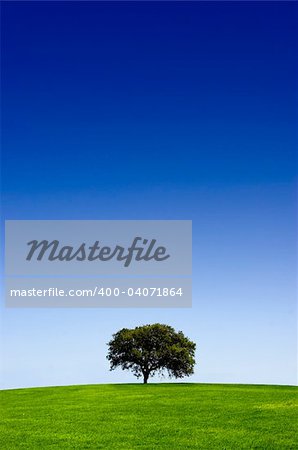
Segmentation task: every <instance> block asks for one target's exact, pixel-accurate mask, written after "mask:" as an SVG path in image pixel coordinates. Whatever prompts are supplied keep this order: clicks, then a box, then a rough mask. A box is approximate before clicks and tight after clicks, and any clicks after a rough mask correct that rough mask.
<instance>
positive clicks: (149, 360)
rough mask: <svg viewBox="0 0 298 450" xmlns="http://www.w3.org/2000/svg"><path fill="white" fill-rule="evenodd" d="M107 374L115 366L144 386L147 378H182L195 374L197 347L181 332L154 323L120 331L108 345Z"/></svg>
mask: <svg viewBox="0 0 298 450" xmlns="http://www.w3.org/2000/svg"><path fill="white" fill-rule="evenodd" d="M108 346H109V351H108V355H107V359H108V360H109V361H110V366H111V367H110V370H114V369H116V368H117V367H118V366H120V367H121V368H122V370H125V369H127V370H131V371H132V372H133V374H134V375H135V376H136V377H137V378H139V377H143V380H144V383H147V381H148V378H149V376H151V375H154V374H155V373H160V374H163V373H164V371H167V372H168V375H169V376H170V377H175V378H183V377H184V376H189V375H191V374H193V373H194V370H193V368H194V365H195V359H194V355H195V349H196V344H195V343H194V342H192V341H190V340H189V339H188V338H187V337H186V336H184V334H183V333H182V331H178V332H176V331H175V330H174V328H172V327H170V326H169V325H162V324H160V323H155V324H153V325H144V326H141V327H136V328H134V329H128V328H122V330H120V331H118V332H117V333H115V334H114V335H113V339H112V340H111V341H110V342H109V343H108Z"/></svg>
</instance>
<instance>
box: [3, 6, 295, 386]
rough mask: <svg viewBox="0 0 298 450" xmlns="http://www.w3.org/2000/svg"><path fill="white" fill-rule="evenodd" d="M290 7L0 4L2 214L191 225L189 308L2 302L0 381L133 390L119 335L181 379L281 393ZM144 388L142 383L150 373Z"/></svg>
mask: <svg viewBox="0 0 298 450" xmlns="http://www.w3.org/2000/svg"><path fill="white" fill-rule="evenodd" d="M296 19H297V4H295V3H293V2H291V3H290V2H264V3H263V2H247V3H246V2H239V3H237V2H219V3H217V2H201V3H199V2H189V3H182V2H165V3H159V2H149V3H143V2H139V3H137V2H129V3H125V2H120V3H118V2H110V3H101V2H90V3H89V2H83V3H82V2H65V3H64V2H53V3H48V2H40V3H38V2H31V3H27V2H2V115H3V118H2V132H3V136H2V137H3V139H2V141H3V147H2V149H3V158H2V164H3V175H2V182H3V188H2V189H3V219H191V220H193V233H194V235H193V241H194V245H193V277H194V290H193V308H192V309H185V310H182V311H181V310H175V309H168V310H162V309H156V310H149V309H144V310H142V309H123V310H122V309H118V310H112V309H111V310H109V309H98V310H87V309H71V310H64V309H61V310H59V309H57V310H54V309H46V310H38V309H35V310H34V309H32V310H30V309H15V310H8V309H5V308H4V307H3V308H2V331H1V340H2V361H3V364H2V369H3V370H2V372H3V376H2V385H3V386H4V387H19V386H36V385H56V384H76V383H105V382H131V381H134V380H135V379H134V377H133V376H132V375H130V374H129V373H127V374H126V373H124V372H122V371H120V370H119V371H116V372H112V373H110V372H109V371H108V363H107V361H106V360H105V354H106V346H105V343H106V342H107V341H108V340H109V339H110V337H111V334H112V333H113V332H115V331H117V330H118V329H119V328H121V327H130V326H136V325H139V324H146V323H152V322H164V323H168V324H170V325H173V326H174V327H175V328H177V329H182V330H183V331H184V332H185V333H186V334H187V335H188V336H189V337H190V338H192V339H193V340H195V341H196V342H197V347H198V351H197V361H198V364H197V367H196V373H195V375H194V376H193V377H192V378H191V379H189V381H194V382H251V383H280V384H294V383H295V382H296V381H297V378H296V298H295V287H296V286H295V277H296V273H295V270H296V267H295V264H296V259H295V258H296V255H295V240H296V239H295V238H296V228H295V200H296V199H295V183H296V158H295V145H296V142H295V139H296V120H297V117H295V107H296V105H295V101H296V100H295V96H296V85H295V82H296V77H297V73H295V65H296V63H297V60H296V54H297V48H295V41H296V37H297V29H295V21H296ZM157 381H158V379H157Z"/></svg>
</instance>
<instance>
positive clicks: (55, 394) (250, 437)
mask: <svg viewBox="0 0 298 450" xmlns="http://www.w3.org/2000/svg"><path fill="white" fill-rule="evenodd" d="M297 392H298V389H297V388H296V387H289V386H252V385H215V384H149V385H141V384H133V385H131V384H123V385H91V386H69V387H54V388H34V389H17V390H9V391H2V392H1V405H2V408H1V415H2V416H3V417H2V420H1V429H0V432H1V442H0V447H1V449H8V450H13V449H42V450H43V449H48V448H51V449H106V450H107V449H113V450H114V449H126V450H133V449H146V450H151V449H166V450H174V449H181V450H184V449H204V450H207V449H225V450H228V449H231V450H238V449H270V450H273V449H276V450H282V449H298V444H297V443H296V440H295V428H296V420H297V404H298V402H297Z"/></svg>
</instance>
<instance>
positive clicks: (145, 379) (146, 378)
mask: <svg viewBox="0 0 298 450" xmlns="http://www.w3.org/2000/svg"><path fill="white" fill-rule="evenodd" d="M148 378H149V373H146V372H145V373H144V384H147V382H148Z"/></svg>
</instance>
